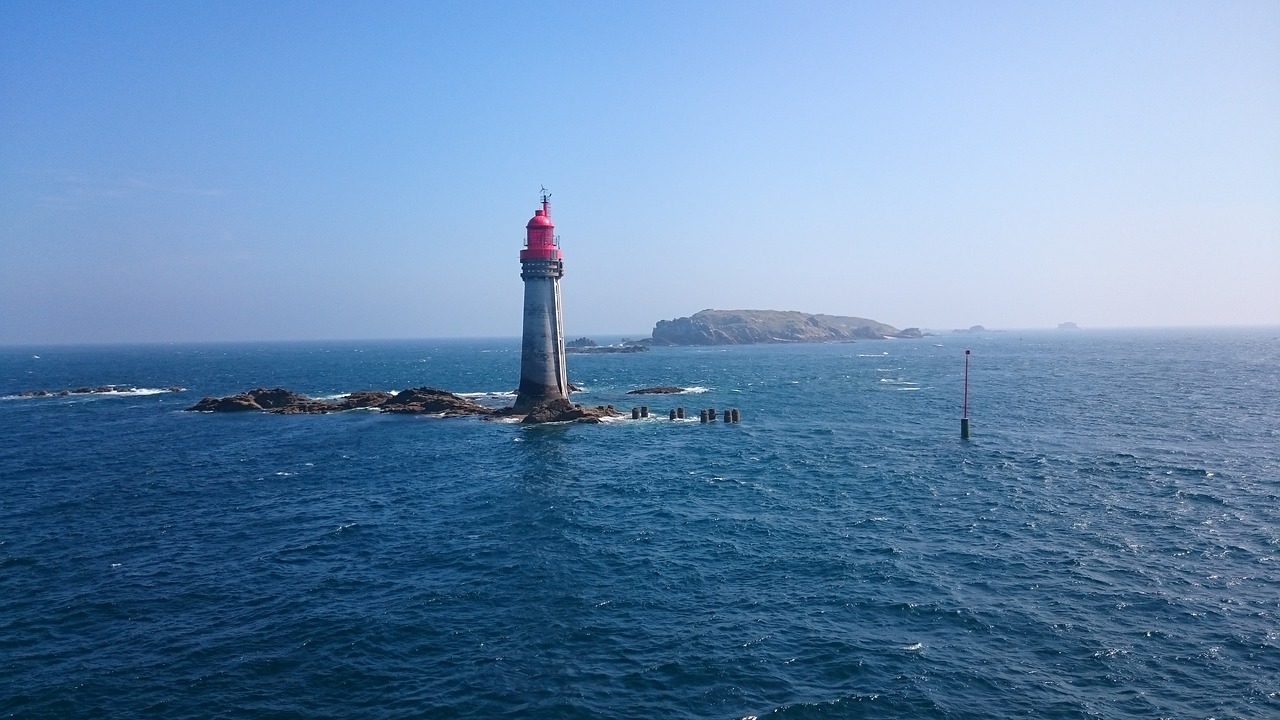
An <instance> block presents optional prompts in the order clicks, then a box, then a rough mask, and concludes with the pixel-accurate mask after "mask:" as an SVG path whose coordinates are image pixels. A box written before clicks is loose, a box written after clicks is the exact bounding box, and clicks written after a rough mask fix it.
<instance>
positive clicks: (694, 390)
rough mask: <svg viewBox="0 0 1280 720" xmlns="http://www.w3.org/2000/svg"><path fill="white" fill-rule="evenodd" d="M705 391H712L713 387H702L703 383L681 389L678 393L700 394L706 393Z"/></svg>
mask: <svg viewBox="0 0 1280 720" xmlns="http://www.w3.org/2000/svg"><path fill="white" fill-rule="evenodd" d="M704 392H711V389H710V388H705V387H702V386H701V385H694V386H693V387H687V388H685V389H684V390H681V391H680V392H679V393H677V394H679V395H700V394H702V393H704Z"/></svg>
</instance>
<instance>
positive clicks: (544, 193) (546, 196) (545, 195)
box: [538, 185, 551, 204]
mask: <svg viewBox="0 0 1280 720" xmlns="http://www.w3.org/2000/svg"><path fill="white" fill-rule="evenodd" d="M540 187H541V188H542V189H541V190H539V191H538V192H539V193H540V194H541V195H542V202H543V203H544V204H545V203H546V202H547V201H549V200H551V193H550V192H548V191H547V186H546V185H541V186H540Z"/></svg>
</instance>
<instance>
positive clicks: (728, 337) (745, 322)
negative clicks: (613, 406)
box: [653, 310, 898, 345]
mask: <svg viewBox="0 0 1280 720" xmlns="http://www.w3.org/2000/svg"><path fill="white" fill-rule="evenodd" d="M897 334H898V329H897V328H895V327H893V326H892V325H886V324H884V323H882V322H877V321H875V320H868V319H867V318H859V317H845V316H841V315H810V314H807V313H802V312H795V311H781V310H703V311H702V312H699V313H695V314H694V315H693V316H692V317H682V318H676V319H675V320H660V321H658V324H657V325H655V326H654V328H653V342H654V344H655V345H748V344H755V343H785V342H804V343H812V342H836V341H842V340H880V339H883V338H884V337H886V336H889V337H892V336H896V335H897Z"/></svg>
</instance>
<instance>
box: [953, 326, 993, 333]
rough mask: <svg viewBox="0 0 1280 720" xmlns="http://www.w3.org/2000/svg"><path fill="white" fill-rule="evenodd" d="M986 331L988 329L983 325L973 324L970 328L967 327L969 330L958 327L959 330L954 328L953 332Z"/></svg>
mask: <svg viewBox="0 0 1280 720" xmlns="http://www.w3.org/2000/svg"><path fill="white" fill-rule="evenodd" d="M986 331H987V329H986V328H984V327H982V326H981V325H973V326H971V327H969V329H967V330H966V329H963V328H961V329H958V330H952V331H951V332H953V333H984V332H986Z"/></svg>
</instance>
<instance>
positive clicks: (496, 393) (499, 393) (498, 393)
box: [456, 390, 516, 398]
mask: <svg viewBox="0 0 1280 720" xmlns="http://www.w3.org/2000/svg"><path fill="white" fill-rule="evenodd" d="M456 395H457V396H458V397H464V398H483V397H489V398H513V397H515V396H516V394H515V393H514V392H512V391H510V390H489V391H482V392H464V393H456Z"/></svg>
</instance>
